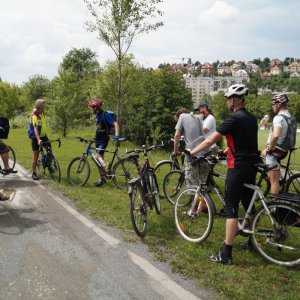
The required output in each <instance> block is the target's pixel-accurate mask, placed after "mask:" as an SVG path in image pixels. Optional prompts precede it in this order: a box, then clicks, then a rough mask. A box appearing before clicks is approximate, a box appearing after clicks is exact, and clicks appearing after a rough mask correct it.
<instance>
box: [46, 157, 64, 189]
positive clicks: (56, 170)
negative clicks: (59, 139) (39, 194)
mask: <svg viewBox="0 0 300 300" xmlns="http://www.w3.org/2000/svg"><path fill="white" fill-rule="evenodd" d="M48 159H49V162H48V164H49V165H48V171H49V174H50V177H51V178H52V179H53V180H54V181H56V182H58V183H59V182H60V180H61V172H60V166H59V162H58V160H57V158H56V157H55V155H54V154H53V153H48Z"/></svg>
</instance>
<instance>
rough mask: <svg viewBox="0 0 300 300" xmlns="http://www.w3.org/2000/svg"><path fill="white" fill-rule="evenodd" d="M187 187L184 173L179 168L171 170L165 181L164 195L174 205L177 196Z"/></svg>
mask: <svg viewBox="0 0 300 300" xmlns="http://www.w3.org/2000/svg"><path fill="white" fill-rule="evenodd" d="M185 187H186V185H185V176H184V173H183V172H181V171H179V170H174V171H171V172H169V173H168V174H167V175H166V177H165V179H164V182H163V190H164V195H165V197H166V198H167V200H168V201H169V202H170V204H172V205H174V204H175V201H176V196H177V195H178V194H179V192H180V191H181V190H183V189H184V188H185Z"/></svg>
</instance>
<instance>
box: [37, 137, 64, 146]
mask: <svg viewBox="0 0 300 300" xmlns="http://www.w3.org/2000/svg"><path fill="white" fill-rule="evenodd" d="M53 142H58V148H60V146H61V141H60V138H58V139H56V140H49V141H45V142H41V144H40V146H41V147H42V146H44V145H46V144H51V143H53Z"/></svg>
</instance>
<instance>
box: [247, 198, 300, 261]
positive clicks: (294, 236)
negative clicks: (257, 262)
mask: <svg viewBox="0 0 300 300" xmlns="http://www.w3.org/2000/svg"><path fill="white" fill-rule="evenodd" d="M267 206H268V209H269V211H270V213H271V215H270V214H269V213H268V212H267V211H266V209H265V207H260V208H259V209H258V211H257V213H256V214H255V216H254V219H253V221H252V231H253V235H252V237H251V238H252V243H253V246H254V247H255V248H256V250H257V251H258V253H259V254H260V255H261V256H262V257H263V258H265V259H266V260H268V261H270V262H272V263H274V264H277V265H280V266H287V267H291V266H295V265H299V264H300V211H299V210H298V209H296V208H295V207H293V206H291V205H290V204H288V203H285V202H270V203H268V204H267Z"/></svg>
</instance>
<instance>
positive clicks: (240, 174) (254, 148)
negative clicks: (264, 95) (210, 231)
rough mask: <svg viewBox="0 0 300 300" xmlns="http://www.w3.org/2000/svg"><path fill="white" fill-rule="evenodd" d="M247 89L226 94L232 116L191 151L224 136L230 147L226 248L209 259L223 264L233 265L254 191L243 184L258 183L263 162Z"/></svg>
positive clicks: (232, 88) (238, 86)
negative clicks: (241, 211)
mask: <svg viewBox="0 0 300 300" xmlns="http://www.w3.org/2000/svg"><path fill="white" fill-rule="evenodd" d="M247 95H248V88H247V87H246V86H245V85H243V84H235V85H232V86H230V87H229V88H228V90H227V91H226V93H225V98H226V101H227V107H228V109H229V110H230V111H231V112H232V113H231V114H230V115H229V116H228V117H227V118H226V119H225V120H224V121H223V123H222V124H221V125H220V126H219V127H218V128H217V130H216V132H214V133H213V134H212V135H210V136H209V137H208V138H206V139H205V141H203V142H202V143H201V144H200V145H198V146H197V147H196V148H194V149H192V150H191V151H190V154H191V155H196V154H197V153H198V152H199V151H203V150H205V149H207V148H209V147H210V146H211V145H213V144H214V143H216V142H217V141H218V140H220V139H221V138H222V136H223V135H224V136H225V137H226V140H227V146H228V153H227V157H228V169H227V174H226V180H225V213H226V235H225V241H224V246H223V248H222V249H221V250H220V251H218V252H217V253H214V254H211V255H210V256H209V259H210V260H211V261H213V262H217V263H222V264H231V263H232V261H233V260H232V245H233V241H234V238H235V236H236V234H237V228H238V207H239V203H240V201H241V202H242V204H243V206H244V208H248V206H249V204H250V201H251V198H252V195H253V191H251V190H249V189H247V188H245V187H244V185H243V184H244V183H249V184H253V183H255V176H256V168H255V167H254V164H255V163H258V162H259V161H260V155H259V151H258V142H257V131H258V126H257V119H256V117H255V116H254V115H252V114H251V113H249V112H248V111H247V110H246V108H245V96H247Z"/></svg>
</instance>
